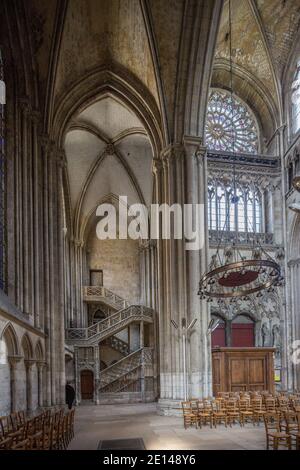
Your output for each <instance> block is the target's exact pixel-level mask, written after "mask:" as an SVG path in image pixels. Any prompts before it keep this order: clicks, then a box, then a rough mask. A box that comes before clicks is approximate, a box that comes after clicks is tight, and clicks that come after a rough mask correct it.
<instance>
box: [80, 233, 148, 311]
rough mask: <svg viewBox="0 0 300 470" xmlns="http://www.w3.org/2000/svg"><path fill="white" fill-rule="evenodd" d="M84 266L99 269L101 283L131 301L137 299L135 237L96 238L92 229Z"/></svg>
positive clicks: (137, 253) (138, 293)
mask: <svg viewBox="0 0 300 470" xmlns="http://www.w3.org/2000/svg"><path fill="white" fill-rule="evenodd" d="M88 251H89V255H88V266H89V268H90V269H102V270H103V285H104V287H106V288H107V289H110V290H111V291H113V292H114V293H115V294H118V295H120V296H121V297H123V298H124V299H126V300H128V301H129V302H130V303H131V304H136V303H139V299H140V268H139V266H140V261H139V245H138V242H137V241H135V240H129V239H128V240H99V239H98V238H97V236H96V231H94V230H92V231H91V234H90V237H89V240H88Z"/></svg>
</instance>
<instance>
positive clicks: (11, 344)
mask: <svg viewBox="0 0 300 470" xmlns="http://www.w3.org/2000/svg"><path fill="white" fill-rule="evenodd" d="M1 339H3V340H4V341H5V343H6V346H7V351H8V355H9V356H18V355H19V354H20V347H19V342H18V337H17V334H16V332H15V330H14V327H13V326H12V324H11V323H8V324H7V325H6V326H5V327H4V330H3V331H2V335H1Z"/></svg>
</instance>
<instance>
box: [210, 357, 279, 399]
mask: <svg viewBox="0 0 300 470" xmlns="http://www.w3.org/2000/svg"><path fill="white" fill-rule="evenodd" d="M274 352H275V348H214V349H212V372H213V394H214V396H216V395H217V394H218V392H239V391H255V390H257V391H262V390H268V391H269V392H270V393H273V392H274Z"/></svg>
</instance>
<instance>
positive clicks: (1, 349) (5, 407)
mask: <svg viewBox="0 0 300 470" xmlns="http://www.w3.org/2000/svg"><path fill="white" fill-rule="evenodd" d="M17 354H18V343H17V337H16V335H15V332H14V330H13V328H12V327H11V326H10V325H8V326H7V327H6V328H5V329H4V331H3V334H2V337H1V338H0V384H1V400H0V416H1V415H8V414H9V413H11V412H13V411H14V410H15V407H16V399H15V397H16V382H15V367H16V363H15V362H14V361H13V358H14V357H15V356H17Z"/></svg>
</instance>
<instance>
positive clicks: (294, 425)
mask: <svg viewBox="0 0 300 470" xmlns="http://www.w3.org/2000/svg"><path fill="white" fill-rule="evenodd" d="M280 431H282V432H285V433H287V434H290V433H291V432H297V433H298V432H300V429H299V425H298V420H297V414H296V413H295V412H294V411H284V412H283V418H282V417H280Z"/></svg>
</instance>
